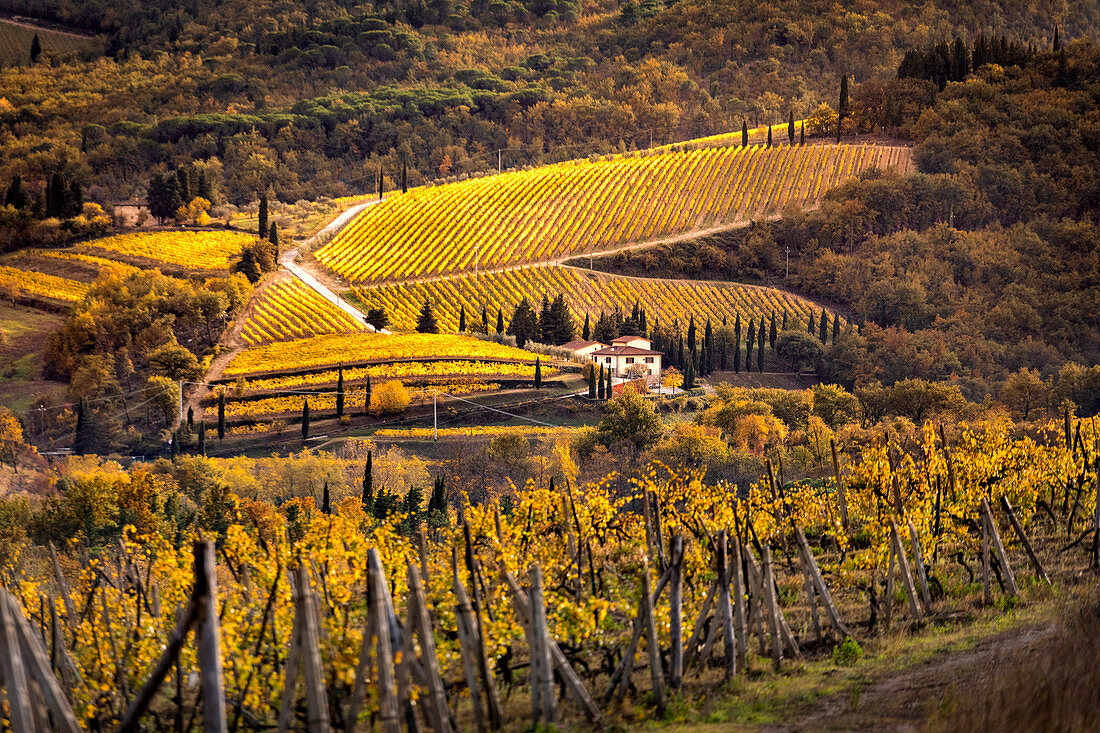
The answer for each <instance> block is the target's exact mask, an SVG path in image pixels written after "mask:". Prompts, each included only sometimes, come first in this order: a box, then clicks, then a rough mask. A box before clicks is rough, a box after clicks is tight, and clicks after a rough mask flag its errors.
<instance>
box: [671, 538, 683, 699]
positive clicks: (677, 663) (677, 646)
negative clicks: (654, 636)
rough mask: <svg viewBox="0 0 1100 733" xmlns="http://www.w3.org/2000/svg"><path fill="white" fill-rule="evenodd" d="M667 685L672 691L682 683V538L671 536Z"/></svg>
mask: <svg viewBox="0 0 1100 733" xmlns="http://www.w3.org/2000/svg"><path fill="white" fill-rule="evenodd" d="M669 555H670V557H669V569H670V570H671V572H672V577H671V579H670V580H669V586H668V593H669V612H668V623H669V647H670V648H669V655H668V656H669V684H670V685H671V686H672V689H674V690H678V689H680V685H681V684H682V683H683V681H684V627H683V624H684V618H683V615H684V614H683V610H684V609H683V592H684V577H683V571H684V537H683V535H679V534H677V535H673V537H672V542H671V543H670V549H669Z"/></svg>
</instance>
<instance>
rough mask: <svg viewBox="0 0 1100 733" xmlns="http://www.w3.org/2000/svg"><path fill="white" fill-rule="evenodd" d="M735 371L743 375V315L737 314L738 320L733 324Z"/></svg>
mask: <svg viewBox="0 0 1100 733" xmlns="http://www.w3.org/2000/svg"><path fill="white" fill-rule="evenodd" d="M733 371H734V373H735V374H740V373H741V314H740V313H738V314H737V320H735V321H734V323H733Z"/></svg>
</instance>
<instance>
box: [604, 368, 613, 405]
mask: <svg viewBox="0 0 1100 733" xmlns="http://www.w3.org/2000/svg"><path fill="white" fill-rule="evenodd" d="M604 396H606V397H607V399H611V398H612V397H614V396H615V389H614V387H612V384H611V370H610V369H608V370H607V386H606V387H605V388H604Z"/></svg>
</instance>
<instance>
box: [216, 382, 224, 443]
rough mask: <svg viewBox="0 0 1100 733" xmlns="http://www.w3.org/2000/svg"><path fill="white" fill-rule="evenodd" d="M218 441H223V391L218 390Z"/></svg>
mask: <svg viewBox="0 0 1100 733" xmlns="http://www.w3.org/2000/svg"><path fill="white" fill-rule="evenodd" d="M218 440H225V390H224V389H219V390H218Z"/></svg>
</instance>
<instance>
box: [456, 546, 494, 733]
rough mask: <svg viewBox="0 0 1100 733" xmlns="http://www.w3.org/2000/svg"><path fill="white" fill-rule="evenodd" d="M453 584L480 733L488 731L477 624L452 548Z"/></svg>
mask: <svg viewBox="0 0 1100 733" xmlns="http://www.w3.org/2000/svg"><path fill="white" fill-rule="evenodd" d="M451 574H452V578H451V584H452V589H453V591H454V594H455V600H456V602H457V603H456V606H455V621H456V623H457V625H458V645H459V650H460V652H461V654H462V671H463V674H464V675H465V678H466V687H467V689H468V690H469V691H470V703H471V705H472V706H473V711H474V724H475V725H476V726H477V729H478V731H481V732H483V731H485V730H486V721H485V712H484V708H482V705H481V688H480V687H479V686H478V683H477V656H478V654H477V641H476V640H475V638H474V637H475V636H476V635H477V622H476V621H475V620H474V609H473V606H472V605H471V604H470V596H469V595H468V594H467V593H466V586H465V585H464V584H463V582H462V578H460V577H459V574H458V553H457V550H456V549H455V548H454V547H452V548H451Z"/></svg>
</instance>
